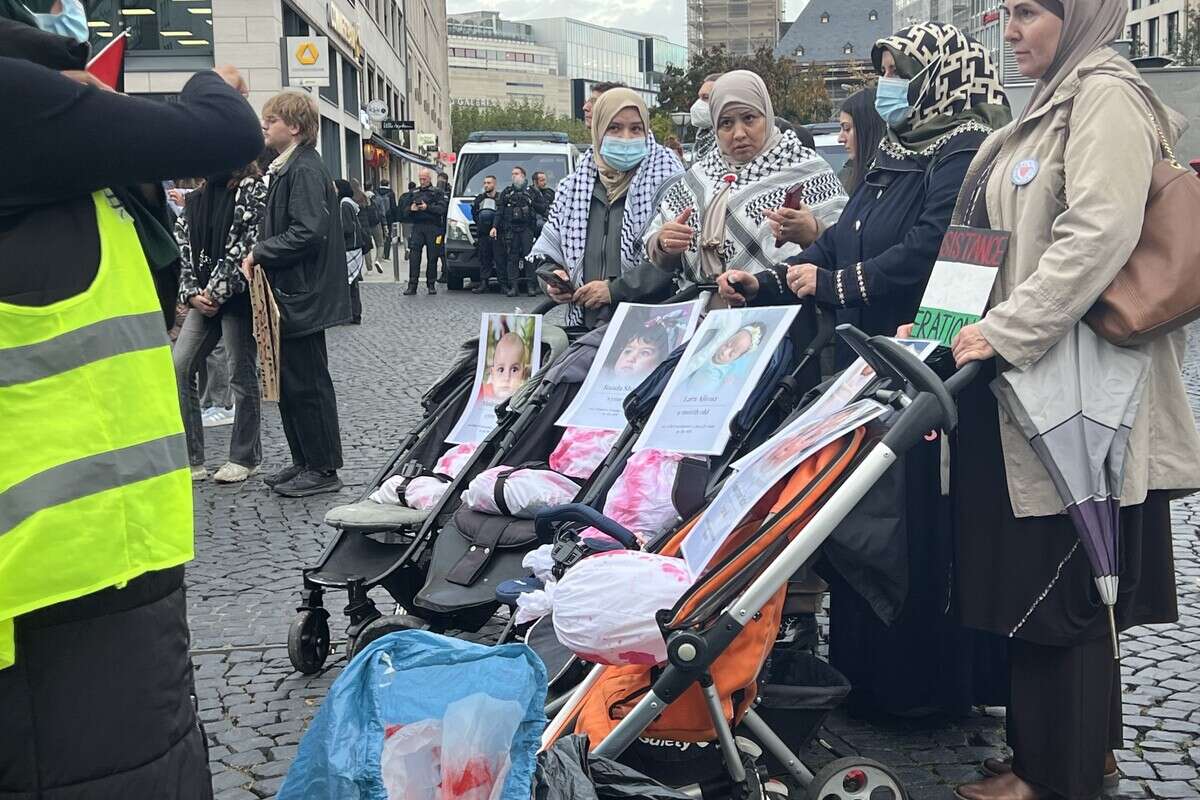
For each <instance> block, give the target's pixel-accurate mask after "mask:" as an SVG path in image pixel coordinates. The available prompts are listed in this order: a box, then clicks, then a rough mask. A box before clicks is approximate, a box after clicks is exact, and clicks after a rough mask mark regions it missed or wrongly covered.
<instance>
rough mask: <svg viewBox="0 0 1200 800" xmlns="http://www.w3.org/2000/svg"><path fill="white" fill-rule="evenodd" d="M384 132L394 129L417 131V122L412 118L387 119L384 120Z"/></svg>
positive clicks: (390, 131)
mask: <svg viewBox="0 0 1200 800" xmlns="http://www.w3.org/2000/svg"><path fill="white" fill-rule="evenodd" d="M382 127H383V132H384V133H392V132H394V131H415V130H416V129H417V123H416V122H413V121H412V120H411V119H385V120H384V121H383V125H382Z"/></svg>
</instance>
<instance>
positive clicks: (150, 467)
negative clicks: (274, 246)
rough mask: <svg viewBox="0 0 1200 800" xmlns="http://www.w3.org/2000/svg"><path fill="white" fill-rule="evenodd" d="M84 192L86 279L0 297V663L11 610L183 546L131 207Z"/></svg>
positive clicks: (183, 450) (178, 471) (182, 449)
mask: <svg viewBox="0 0 1200 800" xmlns="http://www.w3.org/2000/svg"><path fill="white" fill-rule="evenodd" d="M93 201H94V203H95V207H96V220H97V223H98V227H99V232H100V265H99V269H98V270H97V273H96V277H95V279H94V280H93V282H92V285H91V286H90V287H88V289H87V290H85V291H84V292H82V293H80V294H78V295H76V296H74V297H71V298H68V299H66V300H62V301H60V302H57V303H53V304H51V305H48V306H41V307H28V306H17V305H11V304H8V303H2V302H0V669H3V668H5V667H8V666H11V665H12V664H13V663H14V662H15V659H16V657H17V655H18V654H17V653H16V646H15V642H14V638H13V620H14V619H15V618H16V617H18V616H20V615H22V614H26V613H29V612H30V611H34V610H36V609H39V608H45V607H46V606H51V605H54V604H56V603H62V602H65V601H68V600H73V599H75V598H77V597H82V596H84V595H87V594H91V593H93V592H97V591H100V590H101V589H106V588H109V587H112V586H123V585H124V584H125V583H126V582H128V581H129V580H130V579H132V578H135V577H137V576H138V575H141V574H143V573H145V572H151V571H154V570H161V569H167V568H168V567H173V566H177V565H179V564H182V563H184V562H185V561H189V560H191V558H192V555H193V536H192V486H191V478H190V475H189V472H188V459H187V447H186V443H185V441H184V434H183V422H182V419H181V417H180V413H179V395H178V391H177V389H176V387H175V371H174V368H173V367H172V363H171V349H170V344H169V342H168V340H167V334H166V330H165V328H164V324H163V316H162V310H161V308H160V306H159V302H158V297H157V295H156V294H155V290H154V282H153V280H152V279H151V277H150V271H149V268H148V267H147V264H146V257H145V255H144V253H143V252H142V246H141V243H140V242H139V241H138V236H137V232H136V230H135V229H134V225H133V220H132V218H131V217H130V216H129V214H128V213H127V212H126V211H125V209H124V207H123V206H122V205H121V204H120V202H118V201H117V200H116V198H115V197H113V196H112V195H111V194H110V193H107V192H96V193H95V195H93ZM11 266H13V265H9V267H11ZM6 268H7V267H6Z"/></svg>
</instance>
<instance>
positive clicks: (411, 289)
mask: <svg viewBox="0 0 1200 800" xmlns="http://www.w3.org/2000/svg"><path fill="white" fill-rule="evenodd" d="M416 293H417V287H415V286H409V287H408V288H407V289H405V290H404V296H405V297H412V296H413V295H414V294H416Z"/></svg>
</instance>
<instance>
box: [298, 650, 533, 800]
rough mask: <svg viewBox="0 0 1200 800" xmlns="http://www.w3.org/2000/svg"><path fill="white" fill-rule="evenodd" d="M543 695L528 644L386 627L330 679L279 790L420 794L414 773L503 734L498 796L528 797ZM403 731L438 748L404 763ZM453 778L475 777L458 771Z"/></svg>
mask: <svg viewBox="0 0 1200 800" xmlns="http://www.w3.org/2000/svg"><path fill="white" fill-rule="evenodd" d="M545 703H546V669H545V667H544V666H543V665H542V662H541V660H540V659H539V658H538V657H537V656H536V655H535V654H534V653H533V651H532V650H530V649H529V648H528V647H526V646H525V645H521V644H507V645H500V646H496V647H488V646H484V645H479V644H473V643H470V642H464V641H461V640H459V639H451V638H448V637H445V636H439V635H437V634H433V633H427V632H424V631H403V632H398V633H391V634H388V635H387V636H383V637H380V638H379V639H378V640H377V641H375V642H372V643H371V644H370V645H368V646H367V647H366V648H365V649H364V650H363V651H362V652H361V653H360V654H359V655H358V656H356V657H355V658H354V660H353V661H351V662H350V664H349V665H348V666H347V667H346V669H345V670H344V671H343V672H342V674H341V675H339V676H338V678H337V680H336V681H334V683H333V686H332V687H331V688H330V690H329V695H328V696H327V697H326V698H325V702H324V703H323V704H322V705H321V708H320V710H319V711H318V712H317V715H316V717H315V718H314V719H313V722H312V725H311V726H310V727H309V729H308V732H307V733H305V735H304V738H303V740H302V741H301V742H300V748H299V752H298V753H297V755H296V760H295V762H293V764H292V767H291V769H290V770H289V771H288V774H287V777H286V779H285V780H284V782H283V786H282V787H281V788H280V790H279V794H278V798H277V800H388V798H389V787H390V788H391V790H392V797H393V798H395V797H397V796H405V797H416V796H419V794H418V793H416V792H415V790H414V789H413V788H412V784H414V783H418V782H419V781H420V780H422V779H423V778H424V777H426V776H424V775H421V776H418V775H417V774H416V773H418V772H421V773H424V772H426V771H429V770H434V771H436V767H435V766H433V765H434V764H435V759H442V760H447V761H453V760H454V751H455V750H456V749H457V750H458V751H460V752H461V750H462V749H463V747H464V746H471V745H472V743H473V742H475V741H478V740H480V739H488V738H491V739H493V741H492V742H491V743H490V747H480V748H479V749H483V750H487V749H492V750H494V749H495V746H496V743H495V741H494V740H495V738H496V737H497V736H499V737H502V739H501V744H502V743H503V742H508V751H507V759H505V761H506V764H505V766H506V767H507V768H508V773H507V778H506V779H505V782H504V788H503V791H502V793H501V794H500V795H499V798H500V800H528V798H529V797H530V794H531V791H532V786H533V776H534V769H535V767H536V760H537V750H538V747H539V745H540V742H541V735H542V731H543V730H544V729H545V727H546V715H545ZM443 722H445V725H444V726H443V725H442V723H443ZM443 728H444V729H443ZM400 734H403V736H402V735H400ZM405 736H407V737H408V738H409V740H410V742H418V741H420V740H421V739H422V737H430V736H436V737H444V740H441V739H439V744H438V745H437V746H436V749H435V748H434V747H430V748H428V749H426V750H417V751H413V752H411V753H410V755H408V756H407V758H409V759H410V761H408V762H407V764H408V766H405V764H406V762H405V761H403V758H404V757H403V756H398V755H397V752H398V748H400V749H403V748H404V747H405V746H406V743H405V742H403V741H402V740H403V739H404V737H405ZM385 747H386V748H387V752H386V753H385ZM501 749H502V747H501ZM481 755H484V756H486V755H488V754H486V753H484V754H481ZM502 755H503V754H502ZM389 766H390V769H391V773H390V775H391V778H390V781H389V783H388V785H387V786H385V779H384V772H385V771H386V770H388V769H389ZM397 780H400V781H407V782H408V783H409V793H408V794H406V795H399V794H398V793H397V791H396V789H395V786H396V781H397ZM455 780H456V781H458V782H459V783H462V784H467V783H469V781H467V780H464V779H463V778H462V777H461V775H458V776H457V777H456V778H455ZM447 791H449V789H447ZM431 796H434V797H441V796H443V794H434V795H431ZM444 796H448V797H454V796H462V797H474V794H472V793H471V792H470V791H464V792H463V793H462V794H457V793H455V792H452V793H450V794H445V795H444ZM484 796H485V797H486V796H487V795H486V794H484Z"/></svg>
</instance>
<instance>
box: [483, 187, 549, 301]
mask: <svg viewBox="0 0 1200 800" xmlns="http://www.w3.org/2000/svg"><path fill="white" fill-rule="evenodd" d="M543 200H544V198H543V197H542V196H541V194H540V193H535V192H534V191H533V189H532V188H531V187H530V186H529V184H528V182H527V181H526V178H525V168H524V167H513V169H512V184H511V185H509V186H508V188H506V189H505V190H504V191H503V192H501V194H500V203H499V208H498V209H497V210H496V227H495V228H493V229H492V236H493V237H495V238H498V239H501V240H502V241H503V242H504V250H505V253H506V255H507V259H508V292H507V294H508V296H509V297H516V296H517V293H518V292H519V291H520V290H521V286H522V284H524V286H525V291H526V293H527V294H528V295H529V296H530V297H533V296H534V295H536V294H537V292H536V290H535V288H534V281H533V280H532V279H530V278H529V277H528V274H527V273H528V271H529V265H528V264H526V263H525V256H527V255H529V251H530V250H532V249H533V241H534V232H535V231H536V230H537V212H538V209H539V208H541V207H542V205H543Z"/></svg>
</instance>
